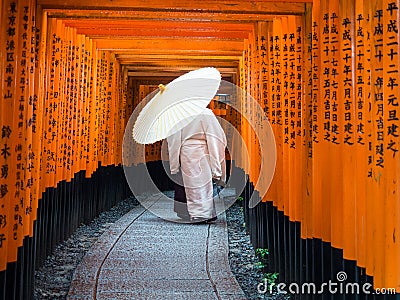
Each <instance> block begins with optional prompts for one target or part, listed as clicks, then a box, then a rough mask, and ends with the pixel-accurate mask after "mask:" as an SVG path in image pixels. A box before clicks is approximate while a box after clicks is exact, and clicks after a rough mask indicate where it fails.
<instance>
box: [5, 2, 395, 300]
mask: <svg viewBox="0 0 400 300" xmlns="http://www.w3.org/2000/svg"><path fill="white" fill-rule="evenodd" d="M399 7H400V1H399V0H329V1H328V0H293V1H290V0H276V1H275V0H254V1H240V0H203V1H189V0H187V1H186V0H177V1H172V0H163V1H159V0H148V1H140V0H129V1H128V0H114V1H108V0H96V1H77V0H2V2H1V6H0V22H1V34H0V47H1V52H0V53H1V56H0V78H1V80H0V86H1V93H0V128H1V136H0V172H1V173H0V299H31V298H32V297H33V292H32V291H33V273H34V270H35V269H37V268H38V267H40V266H41V264H42V263H43V260H44V259H45V258H46V256H47V255H49V254H50V253H51V252H52V251H53V250H54V248H55V246H56V245H57V244H58V243H60V242H61V241H63V240H65V239H67V238H68V237H69V236H70V235H71V234H72V232H73V231H74V230H75V229H76V228H77V227H78V225H79V224H81V223H82V222H88V221H90V220H92V219H93V218H94V217H95V216H97V215H98V214H99V213H100V212H101V211H104V210H107V209H109V208H110V207H112V206H113V205H114V204H115V203H117V202H118V201H120V200H121V199H123V198H124V197H126V196H128V195H130V190H129V187H128V185H127V183H126V180H125V177H124V173H123V169H122V167H123V164H122V140H123V136H124V130H125V126H126V123H127V121H128V119H129V117H130V115H131V113H132V111H133V110H134V108H135V107H136V105H137V104H138V103H139V102H140V101H141V99H143V98H144V96H146V95H147V94H148V93H149V92H151V91H153V90H154V89H155V88H157V86H158V84H159V83H164V84H166V83H168V82H169V81H171V80H173V79H174V78H176V77H178V76H179V75H181V74H184V73H186V72H187V71H190V70H194V69H197V68H201V67H215V68H217V69H218V70H219V71H220V72H221V74H222V78H223V79H224V80H226V81H229V82H232V83H233V84H235V85H237V86H239V87H241V88H242V89H243V90H245V91H246V92H248V93H249V94H251V95H252V97H253V98H254V99H255V100H256V101H257V102H258V104H259V105H260V106H261V107H262V108H263V110H264V112H265V115H266V117H267V118H268V120H269V122H270V124H271V126H272V129H273V132H274V135H275V141H276V151H277V161H276V169H275V174H274V178H273V181H272V184H271V186H270V188H269V190H268V192H267V194H266V195H265V196H263V197H262V199H261V200H262V201H261V202H260V203H259V204H258V205H257V206H255V207H254V208H250V207H249V206H248V205H245V209H244V214H245V219H246V226H247V230H248V231H249V232H250V235H251V239H252V243H253V244H254V245H255V246H256V247H264V248H268V249H270V252H271V254H270V255H271V267H272V269H273V270H275V271H276V272H279V274H280V276H283V277H282V278H284V281H285V282H312V281H316V282H327V281H328V280H329V279H330V278H335V277H336V274H337V273H338V272H340V271H342V270H343V271H345V272H346V274H347V276H348V281H353V282H369V283H371V285H373V288H374V289H379V288H394V289H396V291H397V293H400V195H399V190H400V183H399V179H400V154H399V153H398V152H399V149H400V145H399V142H400V138H399V135H400V129H399V126H400V121H399V118H400V110H399V102H400V99H399V97H400V92H399V91H400V89H399V83H400V78H399V76H400V72H399V71H400V67H399V65H400V55H399V52H400V45H399V43H400V34H399V26H400V24H399V19H400V10H399ZM240 105H241V106H242V107H245V106H246V105H247V103H241V104H240ZM246 109H247V110H248V111H249V113H250V115H251V116H252V118H259V117H260V116H258V115H252V107H251V106H248V107H246ZM215 111H217V108H215ZM218 113H219V114H220V115H223V117H224V118H225V119H226V120H228V121H229V122H230V123H231V124H234V126H235V127H236V128H237V129H238V130H239V132H240V134H241V136H242V138H243V140H244V141H245V144H246V145H247V148H248V149H249V151H250V159H249V161H248V163H246V162H244V161H241V160H240V159H239V160H237V161H236V160H235V161H231V167H232V168H236V169H238V170H240V171H241V172H242V173H243V176H244V177H245V176H247V177H246V178H248V182H247V184H246V187H245V189H244V191H243V193H242V196H243V198H244V201H245V203H248V202H249V195H250V194H252V193H253V191H255V192H257V191H256V190H255V186H256V185H255V183H256V182H257V181H258V180H259V163H260V161H261V157H260V151H258V150H259V149H258V144H257V143H256V142H255V136H254V133H253V131H252V130H251V128H250V127H249V124H248V122H247V121H246V119H244V118H242V117H241V115H240V114H237V113H235V111H234V110H233V109H229V108H226V107H222V108H218ZM261 118H262V116H261ZM146 149H147V153H146V160H147V162H148V165H149V166H150V167H151V168H153V169H157V168H159V167H160V166H159V164H158V163H159V162H160V160H161V158H160V148H159V144H154V145H151V146H148V148H146ZM161 181H162V179H160V182H161ZM161 185H162V184H161ZM164 188H168V186H165V187H164ZM282 280H283V279H282ZM373 297H378V296H369V297H366V298H365V299H375V298H373ZM386 297H387V298H385V299H389V297H388V296H386ZM392 297H394V299H399V294H396V295H394V296H392ZM335 299H336V298H335ZM340 299H344V298H340ZM357 299H364V298H362V297H361V296H360V298H357ZM377 299H378V298H377ZM379 299H381V298H379Z"/></svg>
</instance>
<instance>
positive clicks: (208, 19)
mask: <svg viewBox="0 0 400 300" xmlns="http://www.w3.org/2000/svg"><path fill="white" fill-rule="evenodd" d="M307 2H312V0H295V1H289V0H280V1H274V0H255V1H241V0H204V1H187V0H164V1H160V0H147V1H142V0H112V1H110V0H95V1H87V2H86V1H85V2H84V1H82V0H37V3H38V5H40V6H41V7H42V8H43V10H44V11H46V12H47V14H48V16H49V17H51V18H56V19H59V20H62V22H63V23H64V25H65V26H68V27H72V28H76V30H77V33H79V34H84V35H86V36H88V37H90V38H91V39H93V41H94V42H95V43H96V47H97V48H98V49H103V50H109V51H111V52H113V53H114V54H115V55H116V57H117V58H118V60H119V61H120V62H121V63H122V64H123V65H126V66H128V68H129V70H130V73H131V74H134V73H136V74H138V73H145V74H150V73H151V72H152V71H153V72H158V73H159V72H165V73H168V74H171V73H173V72H174V70H175V71H176V72H178V73H179V72H180V71H182V70H183V69H187V70H190V69H195V68H197V67H203V66H215V67H217V68H219V69H223V70H224V72H226V73H229V74H231V73H232V72H236V71H237V68H238V61H239V58H240V57H241V55H242V52H243V48H244V45H243V41H244V39H246V38H247V37H248V36H249V33H250V32H251V31H252V30H253V27H254V24H255V22H256V21H259V20H264V21H270V20H272V18H274V17H276V16H277V15H279V16H282V15H300V14H303V13H304V10H305V3H307ZM178 70H179V71H178Z"/></svg>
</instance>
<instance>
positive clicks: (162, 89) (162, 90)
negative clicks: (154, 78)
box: [158, 83, 166, 94]
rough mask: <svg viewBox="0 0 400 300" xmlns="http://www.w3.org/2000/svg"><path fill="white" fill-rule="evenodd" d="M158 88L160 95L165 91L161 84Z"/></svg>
mask: <svg viewBox="0 0 400 300" xmlns="http://www.w3.org/2000/svg"><path fill="white" fill-rule="evenodd" d="M158 88H159V89H160V93H161V94H162V92H164V91H165V89H166V87H165V85H163V84H162V83H160V84H159V85H158Z"/></svg>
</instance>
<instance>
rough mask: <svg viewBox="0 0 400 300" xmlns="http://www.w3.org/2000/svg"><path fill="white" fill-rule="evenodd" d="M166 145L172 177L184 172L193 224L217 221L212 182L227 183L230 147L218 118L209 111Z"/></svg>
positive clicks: (169, 139)
mask: <svg viewBox="0 0 400 300" xmlns="http://www.w3.org/2000/svg"><path fill="white" fill-rule="evenodd" d="M167 142H168V152H169V161H170V171H171V174H178V172H179V171H180V170H181V172H182V178H183V185H184V188H185V194H186V200H187V211H188V213H189V216H188V217H190V221H192V222H207V221H213V220H215V219H216V218H217V216H216V211H215V207H214V200H213V180H214V181H217V182H219V183H221V182H225V180H226V170H225V166H226V165H225V148H226V145H227V141H226V136H225V133H224V131H223V129H222V127H221V125H220V124H219V122H218V120H217V118H216V116H215V115H214V113H213V112H212V111H211V110H210V109H208V108H206V109H205V110H204V112H203V113H202V114H200V115H199V116H198V117H196V118H195V119H194V120H193V121H192V122H190V123H189V125H187V126H186V127H184V128H183V129H181V130H179V131H178V132H177V133H175V134H173V135H171V136H169V137H168V138H167ZM178 216H179V214H178Z"/></svg>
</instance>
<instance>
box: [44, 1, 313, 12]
mask: <svg viewBox="0 0 400 300" xmlns="http://www.w3.org/2000/svg"><path fill="white" fill-rule="evenodd" d="M305 2H311V0H307V1H300V0H297V3H293V2H292V1H290V3H287V1H279V2H277V1H252V2H249V1H228V0H224V1H217V0H206V1H201V2H193V1H184V0H183V1H182V0H180V1H172V0H167V1H162V2H160V1H157V0H151V1H146V2H142V1H127V0H114V1H113V2H109V1H106V0H103V1H96V2H90V3H85V4H84V5H82V2H80V1H78V0H68V1H64V0H39V1H38V5H41V6H42V7H43V8H64V9H71V8H83V9H86V8H90V9H98V10H101V9H103V10H104V9H107V8H114V7H118V9H119V10H124V9H129V10H138V11H152V12H157V11H182V12H196V13H197V14H200V13H207V12H208V13H214V12H223V13H231V14H232V13H249V12H251V13H260V12H262V13H269V14H271V13H275V14H284V13H286V14H301V13H302V12H304V4H303V3H305Z"/></svg>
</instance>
